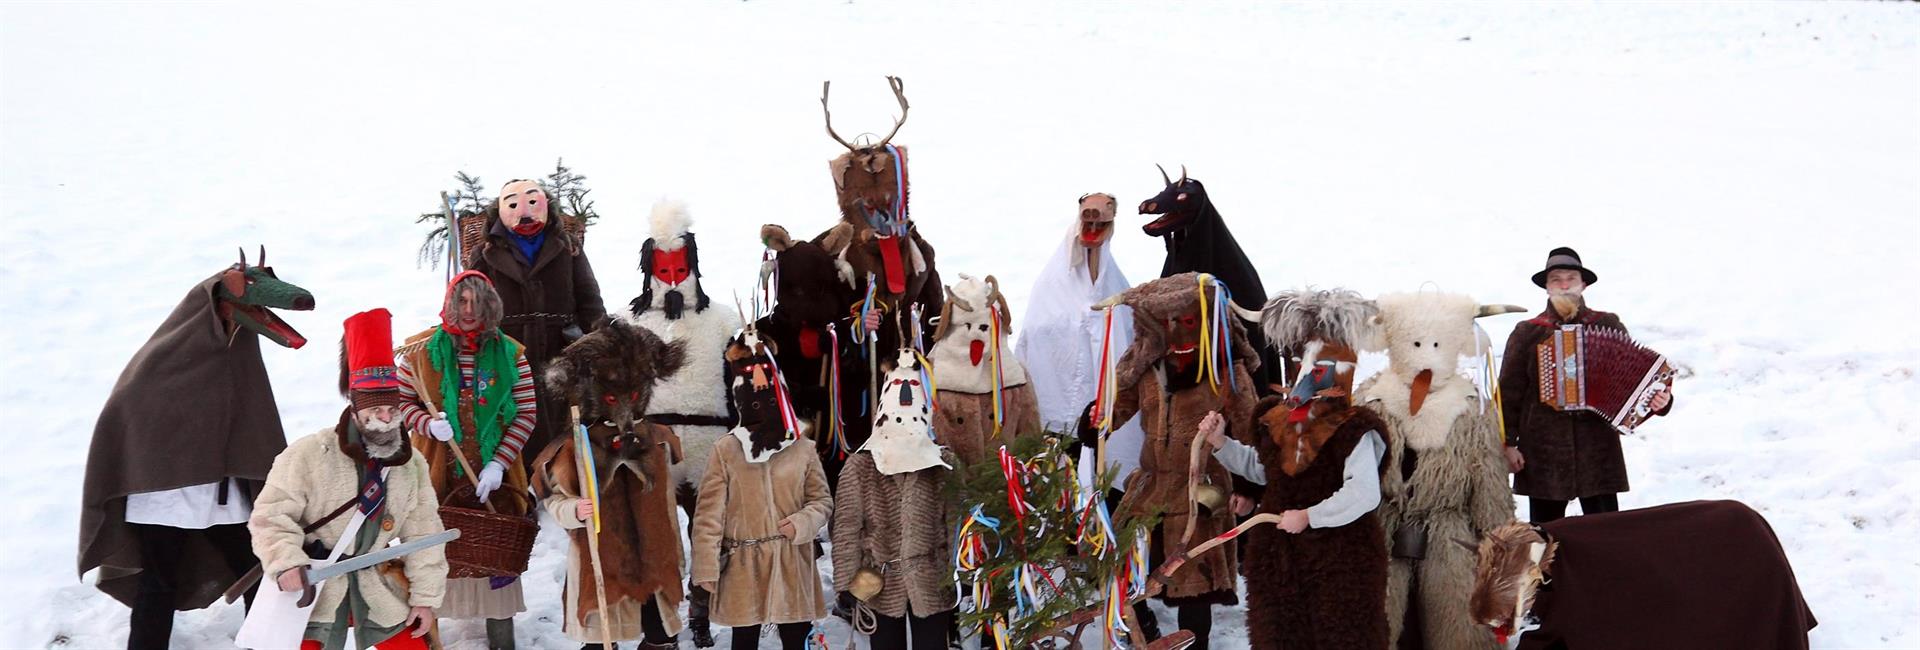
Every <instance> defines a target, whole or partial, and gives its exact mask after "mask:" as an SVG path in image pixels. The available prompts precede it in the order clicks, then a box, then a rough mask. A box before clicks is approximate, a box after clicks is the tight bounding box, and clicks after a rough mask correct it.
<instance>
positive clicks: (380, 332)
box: [341, 308, 404, 408]
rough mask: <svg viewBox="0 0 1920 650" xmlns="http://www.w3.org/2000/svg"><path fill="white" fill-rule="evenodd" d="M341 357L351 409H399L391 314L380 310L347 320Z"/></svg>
mask: <svg viewBox="0 0 1920 650" xmlns="http://www.w3.org/2000/svg"><path fill="white" fill-rule="evenodd" d="M344 324H345V326H346V335H345V337H344V340H343V342H342V345H343V347H344V349H343V350H342V351H341V355H342V356H343V357H344V359H345V361H346V364H345V367H344V368H342V377H341V379H342V381H343V382H344V383H345V384H346V389H347V397H348V398H349V399H351V400H353V405H354V408H367V407H370V406H380V405H399V404H400V403H401V402H402V401H404V400H402V399H401V397H400V376H399V374H400V373H399V369H398V368H396V367H395V366H394V363H393V314H392V313H389V312H388V311H387V310H386V309H384V308H378V309H370V310H367V311H363V312H360V313H358V314H354V315H353V316H351V317H348V318H347V320H346V323H344Z"/></svg>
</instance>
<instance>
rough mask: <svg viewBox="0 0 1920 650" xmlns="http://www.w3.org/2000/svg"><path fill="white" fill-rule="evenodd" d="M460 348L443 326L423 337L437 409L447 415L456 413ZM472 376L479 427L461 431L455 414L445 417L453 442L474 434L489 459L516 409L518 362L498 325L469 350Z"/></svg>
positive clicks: (457, 406) (458, 390)
mask: <svg viewBox="0 0 1920 650" xmlns="http://www.w3.org/2000/svg"><path fill="white" fill-rule="evenodd" d="M462 347H463V346H462V345H461V344H460V340H459V338H458V337H456V336H455V335H453V334H450V333H448V332H447V328H446V326H444V325H443V326H441V327H438V328H435V329H434V331H433V336H432V337H431V338H428V339H427V355H428V357H427V358H428V360H429V361H431V362H432V363H433V367H434V368H436V369H438V370H439V371H440V402H441V404H440V409H441V410H442V411H444V412H446V413H448V414H449V415H452V414H457V413H459V412H460V380H461V377H460V356H459V355H460V352H461V348H462ZM473 377H474V383H475V386H474V400H473V402H474V404H473V408H474V413H473V421H474V423H475V424H476V425H477V426H479V428H480V430H479V431H478V432H465V431H461V430H460V418H458V417H449V418H447V424H450V425H453V441H454V442H455V443H456V444H457V443H460V442H462V441H464V440H465V438H464V436H466V435H478V436H479V438H477V439H478V440H479V443H480V457H481V458H482V459H487V458H493V452H494V450H495V449H496V448H498V447H499V446H500V436H501V434H502V433H503V432H504V430H505V428H506V423H508V422H512V421H513V418H514V416H516V415H518V414H519V411H520V409H519V406H518V405H516V404H514V402H513V384H514V382H515V381H517V380H518V379H519V378H520V374H519V364H518V362H517V361H516V360H515V359H514V354H513V348H512V346H510V345H508V344H507V337H506V335H505V334H503V333H501V332H500V330H499V329H498V328H496V329H495V330H494V331H493V333H492V335H490V336H485V337H482V338H481V342H480V344H479V350H478V351H476V352H474V353H473ZM481 462H482V463H484V462H486V461H485V460H482V461H481ZM453 472H454V475H455V476H460V475H462V472H461V471H460V468H458V467H455V468H453Z"/></svg>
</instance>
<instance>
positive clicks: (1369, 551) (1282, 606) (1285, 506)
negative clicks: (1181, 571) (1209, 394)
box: [1242, 398, 1388, 650]
mask: <svg viewBox="0 0 1920 650" xmlns="http://www.w3.org/2000/svg"><path fill="white" fill-rule="evenodd" d="M1277 402H1278V400H1277V399H1276V398H1267V399H1266V400H1263V401H1262V402H1261V408H1262V409H1265V410H1263V411H1262V412H1260V413H1259V414H1258V415H1257V416H1256V418H1255V420H1254V427H1253V436H1252V438H1253V439H1254V440H1253V443H1254V444H1253V447H1254V449H1255V450H1256V451H1257V452H1258V453H1259V455H1260V462H1261V464H1262V465H1264V466H1265V467H1266V470H1267V475H1266V487H1265V490H1264V491H1263V493H1262V494H1261V497H1260V505H1259V509H1258V511H1259V512H1262V513H1272V514H1279V513H1282V512H1285V511H1287V510H1305V509H1306V508H1308V507H1310V506H1313V505H1314V504H1317V503H1320V502H1322V501H1325V500H1327V498H1328V497H1331V496H1333V494H1334V492H1336V491H1338V490H1339V489H1340V488H1341V486H1342V485H1345V484H1346V482H1347V480H1348V479H1349V477H1347V476H1346V475H1345V474H1346V471H1345V462H1344V461H1345V460H1346V458H1347V455H1348V454H1350V453H1352V451H1353V450H1354V448H1355V446H1357V445H1358V444H1359V443H1360V441H1361V439H1363V438H1365V437H1366V435H1367V432H1369V431H1374V432H1379V433H1380V435H1381V436H1382V439H1383V440H1384V439H1386V438H1387V437H1388V433H1387V430H1386V429H1387V426H1386V423H1384V422H1381V421H1380V418H1379V417H1377V416H1375V415H1374V414H1373V413H1372V412H1371V411H1368V410H1366V409H1358V408H1348V409H1345V410H1341V411H1335V412H1331V413H1328V414H1326V415H1325V416H1322V417H1319V418H1316V419H1314V420H1310V421H1308V422H1307V423H1306V424H1305V425H1304V426H1300V427H1298V429H1297V430H1296V427H1295V425H1292V424H1290V423H1288V422H1287V416H1288V409H1286V408H1284V407H1282V408H1272V407H1273V406H1274V405H1275V404H1276V403H1277ZM1291 436H1300V437H1304V438H1306V439H1307V440H1310V441H1314V442H1317V443H1318V444H1317V445H1314V446H1313V447H1312V449H1313V450H1314V453H1313V455H1312V456H1311V458H1309V459H1308V460H1307V461H1306V463H1305V464H1304V466H1298V467H1297V469H1296V473H1295V474H1292V475H1289V474H1287V472H1286V471H1285V470H1284V469H1283V468H1284V467H1286V466H1287V465H1288V463H1287V459H1286V458H1285V457H1284V456H1285V455H1286V454H1287V453H1297V452H1295V451H1294V450H1295V449H1296V447H1295V445H1294V444H1281V442H1280V441H1282V440H1284V441H1285V442H1286V443H1293V442H1295V441H1294V440H1293V439H1292V438H1291ZM1383 465H1384V463H1383ZM1381 469H1384V467H1382V468H1381ZM1243 540H1244V541H1243V542H1242V544H1243V545H1244V548H1245V549H1246V572H1245V573H1246V577H1247V632H1248V635H1249V638H1250V639H1251V640H1252V642H1253V647H1256V648H1354V649H1370V650H1385V648H1386V647H1387V613H1386V610H1385V608H1384V607H1383V606H1382V603H1384V602H1385V598H1386V591H1387V546H1386V538H1385V537H1384V536H1383V535H1382V534H1381V529H1380V518H1379V515H1378V514H1377V513H1374V512H1370V513H1367V514H1365V515H1361V517H1360V518H1359V519H1356V520H1354V521H1353V522H1351V523H1348V524H1346V525H1344V526H1334V527H1331V528H1314V527H1309V528H1307V529H1306V530H1303V531H1301V532H1299V533H1297V534H1296V533H1288V532H1286V531H1283V530H1280V528H1279V527H1277V526H1256V527H1254V528H1253V529H1252V530H1249V531H1247V534H1246V537H1245V538H1243Z"/></svg>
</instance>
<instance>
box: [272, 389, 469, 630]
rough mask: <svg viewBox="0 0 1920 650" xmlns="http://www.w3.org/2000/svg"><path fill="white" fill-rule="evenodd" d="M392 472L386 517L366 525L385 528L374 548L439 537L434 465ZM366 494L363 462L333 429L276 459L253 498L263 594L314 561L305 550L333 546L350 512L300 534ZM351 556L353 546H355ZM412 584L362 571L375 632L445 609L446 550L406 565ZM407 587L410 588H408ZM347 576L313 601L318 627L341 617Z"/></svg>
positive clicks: (429, 551) (411, 558) (416, 556)
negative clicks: (430, 470) (421, 610)
mask: <svg viewBox="0 0 1920 650" xmlns="http://www.w3.org/2000/svg"><path fill="white" fill-rule="evenodd" d="M411 456H412V457H411V458H409V459H408V460H407V462H406V463H405V464H403V465H399V466H396V467H393V468H392V470H391V471H390V472H389V473H388V474H387V496H386V505H385V508H384V514H383V516H381V517H378V518H370V519H368V520H367V521H366V522H365V523H364V524H362V526H373V527H377V528H379V529H380V534H379V537H378V538H377V539H376V540H375V541H374V546H375V547H381V546H386V545H387V544H388V543H390V542H392V541H393V540H395V539H399V540H401V541H407V540H412V539H415V538H419V537H424V536H426V535H432V534H434V533H438V532H440V531H441V530H443V528H442V527H441V525H440V504H439V503H438V502H437V501H436V500H435V499H434V495H433V485H432V483H431V482H429V481H428V479H427V463H426V461H425V460H423V459H421V458H420V455H419V454H412V455H411ZM359 492H360V467H359V462H357V461H355V460H354V459H353V458H351V457H349V456H348V455H347V453H346V452H345V451H343V450H342V449H341V444H340V439H339V437H338V435H337V434H336V433H335V430H334V429H333V428H331V427H329V428H326V429H321V430H320V431H319V432H317V433H314V434H313V435H310V436H307V437H304V438H301V439H299V440H296V441H294V443H293V444H292V445H291V446H289V447H287V450H286V451H283V452H281V453H280V456H279V457H277V458H275V459H273V469H272V471H270V472H268V473H267V485H266V487H265V488H264V489H263V490H262V491H261V492H260V498H259V499H258V500H256V501H254V504H253V517H252V518H251V519H249V520H248V521H247V530H248V531H250V532H251V533H252V534H253V554H254V555H257V556H259V557H260V565H261V569H262V570H263V571H264V574H263V575H264V577H263V578H261V580H262V582H263V583H264V584H263V585H262V587H261V588H262V589H271V588H274V587H273V581H274V580H275V579H276V578H277V577H278V576H279V575H280V574H281V573H282V572H285V571H287V570H288V569H292V568H294V567H300V566H307V565H310V564H312V563H313V560H312V558H309V557H308V556H307V552H306V550H305V549H304V548H303V547H304V546H305V545H306V543H307V542H311V541H317V542H319V543H320V544H322V545H325V546H327V547H332V546H333V545H334V544H335V543H338V542H339V541H340V535H341V533H343V532H345V531H346V528H347V522H348V521H349V520H351V519H352V518H353V513H351V512H348V513H347V514H343V515H341V516H339V517H335V518H334V520H333V521H330V522H327V525H325V526H321V527H320V528H319V529H318V530H315V531H313V532H312V533H305V534H303V533H301V532H300V530H301V529H302V528H305V527H306V526H307V525H309V524H311V523H312V522H316V521H319V520H321V519H323V518H325V517H326V516H327V515H328V514H329V513H332V512H333V511H334V509H335V508H338V507H340V504H342V503H346V502H347V501H348V500H349V499H353V498H354V497H355V496H356V495H358V494H359ZM349 552H351V549H349ZM400 563H401V566H402V568H403V571H402V572H403V573H404V574H405V577H406V578H405V580H404V581H402V580H398V579H395V578H392V577H390V576H389V575H387V573H386V572H384V571H381V570H379V569H380V568H379V567H373V568H369V569H365V570H362V571H360V580H359V583H360V586H361V591H362V593H361V597H362V598H363V599H365V600H366V602H367V618H368V619H369V622H371V623H372V624H373V626H374V627H381V628H391V627H397V626H399V625H400V624H401V623H403V622H405V621H406V619H407V610H408V609H409V608H413V607H435V608H437V607H439V606H440V604H441V600H442V599H443V597H444V596H445V594H446V586H447V555H446V548H445V547H444V546H434V547H430V548H424V549H421V550H418V551H414V552H413V553H409V554H407V556H406V557H405V558H403V559H401V560H400ZM403 585H404V586H403ZM347 588H348V581H347V580H346V579H345V577H344V576H342V577H341V578H337V579H333V580H328V581H326V582H324V583H322V584H321V585H320V591H319V594H318V596H317V597H316V598H315V600H314V607H313V618H312V619H311V620H312V622H314V623H332V622H334V613H335V612H336V611H338V610H339V609H340V602H341V601H342V600H344V599H345V598H346V597H347Z"/></svg>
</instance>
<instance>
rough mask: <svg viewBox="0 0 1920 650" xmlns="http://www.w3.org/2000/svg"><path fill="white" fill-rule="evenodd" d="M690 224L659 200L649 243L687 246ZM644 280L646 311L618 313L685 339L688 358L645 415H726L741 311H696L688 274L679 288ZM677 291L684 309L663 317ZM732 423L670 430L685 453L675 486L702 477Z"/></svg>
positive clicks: (721, 307) (669, 338)
mask: <svg viewBox="0 0 1920 650" xmlns="http://www.w3.org/2000/svg"><path fill="white" fill-rule="evenodd" d="M692 223H693V221H692V219H691V217H689V216H688V213H687V208H686V206H685V205H684V204H681V203H679V202H674V201H661V202H659V203H655V204H654V206H653V216H652V218H651V225H652V228H653V232H652V235H653V242H654V246H655V247H656V249H657V250H662V251H673V250H678V249H679V248H680V247H682V246H684V245H685V243H684V242H685V240H683V239H682V238H681V235H684V234H685V233H686V232H687V229H688V227H689V226H691V225H692ZM647 282H648V284H649V285H650V286H652V288H653V304H652V305H651V308H649V309H647V310H646V311H645V312H644V313H640V314H634V313H633V311H632V308H631V307H629V308H628V310H627V311H626V312H625V313H622V314H621V315H620V317H622V318H625V319H627V320H628V322H631V323H633V324H636V325H639V326H641V327H644V328H647V330H649V331H651V332H653V333H654V335H655V336H659V337H660V340H662V341H664V342H667V343H672V342H674V341H684V342H685V343H686V349H687V362H686V364H685V365H683V366H681V368H680V371H679V372H677V373H674V374H673V375H672V376H669V377H667V378H666V379H665V380H663V381H661V382H660V383H659V384H658V385H656V386H655V387H654V390H653V402H652V403H651V404H649V405H648V407H647V415H661V414H679V415H706V416H713V417H725V416H726V415H727V383H726V360H725V354H726V350H727V341H728V340H729V339H731V338H732V337H733V333H734V332H737V331H739V330H740V327H741V322H740V313H739V312H738V311H737V310H735V309H734V307H733V305H729V304H724V303H721V302H719V301H717V300H716V301H714V302H713V303H712V304H710V305H708V307H707V308H706V309H705V310H704V311H695V310H694V305H695V304H696V303H697V301H698V296H699V292H698V291H697V290H696V288H697V287H699V286H700V278H698V277H693V276H689V277H688V278H687V280H686V281H685V282H682V283H680V286H678V287H669V286H667V284H666V283H664V282H661V281H660V279H659V278H656V277H654V276H653V274H652V273H648V274H647ZM673 292H678V293H679V294H681V297H682V298H683V299H685V303H684V304H685V305H686V310H685V311H682V312H681V314H680V318H677V319H669V318H667V313H666V310H665V309H664V308H663V305H665V304H666V299H667V294H668V293H673ZM731 429H732V426H730V425H729V426H702V425H675V426H673V431H674V433H675V434H678V435H679V436H680V445H681V451H682V452H683V453H684V454H685V457H684V458H683V459H681V461H680V462H679V463H678V464H675V465H674V466H673V470H672V471H673V481H674V484H675V485H680V484H692V485H699V484H700V477H701V475H702V474H704V473H705V472H706V468H707V454H708V453H709V452H711V451H713V445H714V443H715V442H717V441H718V440H720V438H721V437H723V436H725V435H727V431H729V430H731Z"/></svg>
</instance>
